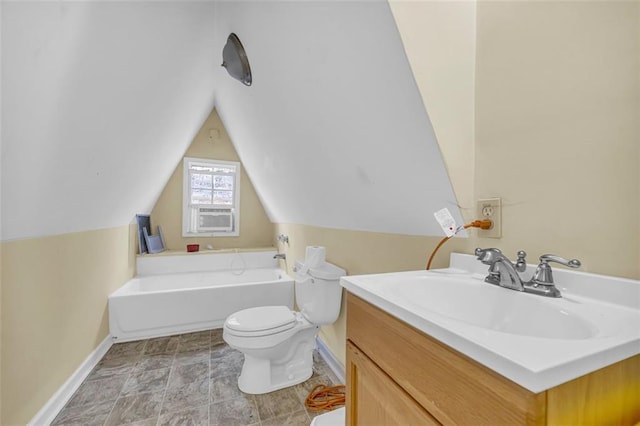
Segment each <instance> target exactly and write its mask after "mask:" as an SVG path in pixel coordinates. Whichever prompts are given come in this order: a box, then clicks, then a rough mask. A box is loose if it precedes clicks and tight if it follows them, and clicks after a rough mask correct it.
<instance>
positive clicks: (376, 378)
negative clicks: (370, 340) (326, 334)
mask: <svg viewBox="0 0 640 426" xmlns="http://www.w3.org/2000/svg"><path fill="white" fill-rule="evenodd" d="M346 397H347V404H346V406H347V425H349V426H356V425H360V426H375V425H419V426H424V425H439V424H440V423H439V422H438V421H436V420H435V419H434V418H433V417H432V416H431V415H430V414H429V413H428V412H427V411H426V410H425V409H424V408H422V406H420V405H419V404H418V403H417V402H416V401H415V400H414V399H413V398H411V397H410V396H409V395H408V394H407V393H406V392H405V391H404V390H403V389H402V388H401V387H400V386H398V385H397V384H396V382H394V381H393V380H392V379H391V378H390V377H389V376H387V374H386V373H385V372H384V371H382V370H380V368H378V366H377V365H375V364H374V363H373V361H371V360H370V359H369V358H368V357H367V356H366V355H365V354H364V353H363V352H362V351H360V350H359V349H358V348H357V347H356V346H355V345H353V344H352V343H351V342H350V341H347V395H346Z"/></svg>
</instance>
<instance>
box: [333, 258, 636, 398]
mask: <svg viewBox="0 0 640 426" xmlns="http://www.w3.org/2000/svg"><path fill="white" fill-rule="evenodd" d="M534 268H535V265H529V268H528V270H527V271H526V272H524V273H522V274H521V276H523V277H524V278H526V279H528V278H529V277H530V276H531V275H532V274H533V269H534ZM486 270H487V267H486V266H485V265H482V264H481V263H480V262H479V261H477V260H476V259H475V256H471V255H461V254H452V256H451V267H450V268H447V269H443V270H433V271H411V272H398V273H390V274H375V275H359V276H347V277H343V278H342V280H341V284H342V286H343V287H344V288H346V289H347V290H348V291H349V292H351V293H353V294H354V295H356V296H358V297H361V298H362V299H364V300H366V301H368V302H369V303H371V304H373V305H375V306H377V307H379V308H380V309H382V310H384V311H386V312H388V313H389V314H391V315H393V316H395V317H396V318H398V319H400V320H402V321H404V322H406V323H407V324H409V325H411V326H413V327H415V328H416V329H418V330H420V331H422V332H424V333H426V334H428V335H430V336H432V337H433V338H435V339H437V340H439V341H441V342H442V343H444V344H446V345H448V346H450V347H452V348H454V349H456V350H457V351H459V352H461V353H463V354H465V355H467V356H469V357H470V358H472V359H474V360H476V361H477V362H479V363H481V364H483V365H485V366H486V367H488V368H490V369H492V370H494V371H496V372H498V373H500V374H501V375H503V376H505V377H507V378H508V379H510V380H512V381H514V382H516V383H518V384H519V385H521V386H523V387H525V388H526V389H528V390H530V391H532V392H535V393H537V392H542V391H544V390H546V389H549V388H552V387H554V386H557V385H559V384H562V383H564V382H567V381H569V380H572V379H575V378H577V377H580V376H583V375H585V374H588V373H590V372H592V371H595V370H598V369H600V368H603V367H606V366H608V365H611V364H613V363H616V362H618V361H621V360H623V359H626V358H628V357H631V356H634V355H637V354H639V353H640V281H637V280H630V279H624V278H616V277H607V276H602V275H595V274H587V273H581V272H575V271H569V270H564V269H561V268H557V269H556V268H554V278H555V282H556V286H557V287H558V288H559V289H560V290H561V292H562V295H563V297H562V298H546V297H542V296H537V295H532V294H525V293H521V292H516V291H513V290H508V289H505V288H501V287H497V286H493V285H490V284H486V283H484V281H483V278H484V276H485V275H486ZM434 277H438V279H439V277H443V278H442V279H441V280H440V281H446V280H447V279H451V277H455V279H461V280H465V282H468V285H470V286H481V287H477V288H476V287H474V288H473V289H474V294H477V291H481V292H482V294H483V295H485V294H486V296H487V297H490V298H493V300H494V301H495V300H496V299H497V298H498V297H499V298H500V300H501V301H502V300H505V303H509V301H512V302H516V303H519V302H521V301H523V300H524V299H517V298H523V297H524V298H534V299H530V300H527V302H528V306H535V305H536V304H544V307H545V308H548V309H553V310H554V311H555V312H560V313H565V312H566V313H567V314H570V315H572V316H574V315H575V316H577V317H580V318H587V319H588V323H589V324H592V328H593V333H592V335H591V336H589V337H587V338H582V337H578V338H571V339H564V338H557V337H556V338H546V337H535V336H531V335H520V334H515V333H509V332H504V331H496V330H494V329H489V328H485V327H480V326H476V325H474V324H471V323H469V322H468V321H460V320H459V319H456V318H451V317H449V316H447V315H446V312H443V311H442V309H446V308H443V307H442V306H438V308H439V309H440V312H436V311H435V310H433V309H428V308H425V306H426V305H428V304H426V305H425V304H421V303H419V300H420V298H423V299H424V298H429V295H430V293H429V289H428V286H426V285H425V286H424V287H418V289H419V291H418V292H416V295H415V298H414V300H412V299H411V297H407V291H406V289H401V288H400V286H402V285H403V281H404V282H405V283H409V282H413V284H412V285H416V280H421V279H423V280H429V279H431V280H433V278H434ZM425 282H426V281H425ZM445 287H446V285H445ZM414 288H415V287H414ZM441 288H442V287H441ZM503 292H507V293H503ZM418 293H419V294H418ZM464 296H465V295H464V294H457V295H455V296H454V297H453V298H452V299H453V300H449V301H447V302H448V303H456V302H457V301H456V300H455V299H456V297H462V298H464ZM434 297H435V295H434ZM440 297H441V296H440ZM458 303H460V304H462V303H463V301H462V300H461V301H459V302H458ZM464 303H466V304H469V303H475V301H473V300H464ZM478 303H482V301H480V300H479V301H478ZM467 306H472V305H467ZM541 312H542V310H541ZM519 320H521V321H522V320H524V321H526V320H530V321H536V318H535V315H533V317H532V318H530V319H529V318H526V319H519Z"/></svg>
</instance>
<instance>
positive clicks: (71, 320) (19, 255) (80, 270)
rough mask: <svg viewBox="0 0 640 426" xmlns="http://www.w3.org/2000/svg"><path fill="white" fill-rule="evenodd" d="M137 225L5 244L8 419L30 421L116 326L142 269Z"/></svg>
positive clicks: (4, 358)
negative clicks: (124, 297)
mask: <svg viewBox="0 0 640 426" xmlns="http://www.w3.org/2000/svg"><path fill="white" fill-rule="evenodd" d="M134 235H135V228H132V227H130V226H123V227H118V228H112V229H104V230H96V231H87V232H80V233H73V234H64V235H59V236H52V237H43V238H34V239H28V240H20V241H13V242H5V243H3V244H2V246H1V247H2V293H3V297H2V368H1V370H2V383H1V388H2V407H3V411H2V419H1V421H0V423H1V424H2V425H18V424H25V423H26V422H28V421H29V420H30V419H31V418H32V417H33V416H34V415H35V414H36V413H37V412H38V410H40V409H41V408H42V407H43V405H44V404H45V403H46V402H47V401H48V400H49V398H51V396H52V395H53V394H54V393H55V392H56V391H57V390H58V389H59V388H60V386H62V384H63V383H64V382H65V381H66V380H67V379H68V378H69V377H70V376H71V374H72V373H73V372H74V371H75V370H76V369H77V368H78V367H79V366H80V364H81V363H82V362H83V361H84V360H85V359H86V357H87V356H88V355H89V354H90V353H91V352H93V351H94V350H95V349H96V347H97V346H98V344H100V343H101V342H102V341H103V340H104V339H105V337H106V336H107V335H108V332H109V323H108V315H107V297H108V295H109V294H110V293H111V292H113V291H114V290H116V289H117V288H118V287H120V286H121V285H122V284H124V283H125V282H126V281H127V280H128V279H129V278H130V277H131V276H133V273H134V270H135V244H134V243H133V242H134V241H135V239H134V238H133V236H134Z"/></svg>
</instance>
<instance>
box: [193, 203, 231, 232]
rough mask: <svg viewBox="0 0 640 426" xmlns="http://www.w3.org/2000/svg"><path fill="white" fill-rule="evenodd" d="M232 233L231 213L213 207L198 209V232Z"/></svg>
mask: <svg viewBox="0 0 640 426" xmlns="http://www.w3.org/2000/svg"><path fill="white" fill-rule="evenodd" d="M230 231H233V211H232V210H231V209H221V208H219V207H218V208H215V207H198V232H230Z"/></svg>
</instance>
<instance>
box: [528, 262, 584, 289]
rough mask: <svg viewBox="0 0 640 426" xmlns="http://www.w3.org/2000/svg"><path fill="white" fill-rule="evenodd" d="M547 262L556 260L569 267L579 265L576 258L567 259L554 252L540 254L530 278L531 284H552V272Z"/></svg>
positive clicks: (577, 266)
mask: <svg viewBox="0 0 640 426" xmlns="http://www.w3.org/2000/svg"><path fill="white" fill-rule="evenodd" d="M549 262H556V263H559V264H561V265H564V266H569V267H570V268H579V267H580V265H581V263H580V261H579V260H578V259H571V260H567V259H565V258H563V257H560V256H556V255H555V254H543V255H542V256H540V264H539V265H538V267H537V268H536V272H535V274H533V278H531V282H532V283H533V284H536V285H552V284H553V273H552V271H551V266H550V265H549Z"/></svg>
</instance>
